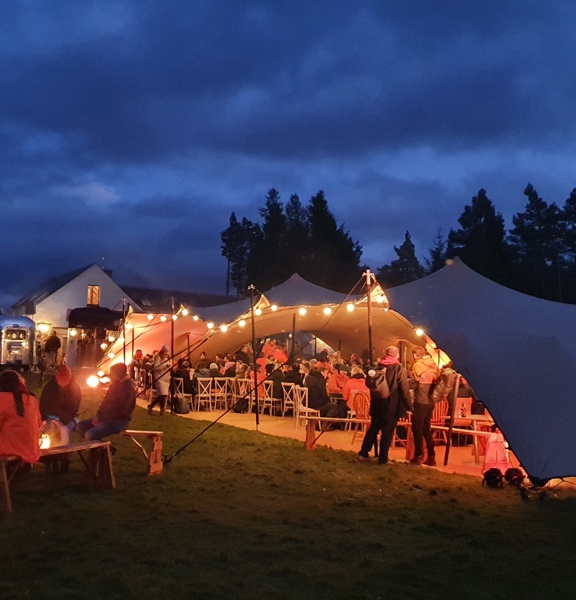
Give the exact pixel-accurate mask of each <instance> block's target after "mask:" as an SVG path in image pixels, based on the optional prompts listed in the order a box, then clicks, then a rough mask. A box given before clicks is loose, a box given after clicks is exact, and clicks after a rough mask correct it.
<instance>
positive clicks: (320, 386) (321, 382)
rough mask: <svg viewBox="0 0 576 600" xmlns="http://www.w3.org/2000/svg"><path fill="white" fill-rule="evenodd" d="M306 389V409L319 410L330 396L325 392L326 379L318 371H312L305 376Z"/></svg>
mask: <svg viewBox="0 0 576 600" xmlns="http://www.w3.org/2000/svg"><path fill="white" fill-rule="evenodd" d="M306 387H307V388H308V408H314V409H316V410H320V409H321V408H322V407H323V406H324V405H325V404H326V403H327V402H330V396H328V391H327V390H326V379H324V376H323V375H322V373H320V372H319V371H312V372H311V373H308V375H307V376H306Z"/></svg>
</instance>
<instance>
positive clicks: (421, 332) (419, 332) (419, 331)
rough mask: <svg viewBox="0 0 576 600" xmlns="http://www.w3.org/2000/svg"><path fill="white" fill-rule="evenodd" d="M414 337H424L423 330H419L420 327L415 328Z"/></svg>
mask: <svg viewBox="0 0 576 600" xmlns="http://www.w3.org/2000/svg"><path fill="white" fill-rule="evenodd" d="M416 335H417V336H418V337H422V336H423V335H424V330H423V329H420V327H417V328H416Z"/></svg>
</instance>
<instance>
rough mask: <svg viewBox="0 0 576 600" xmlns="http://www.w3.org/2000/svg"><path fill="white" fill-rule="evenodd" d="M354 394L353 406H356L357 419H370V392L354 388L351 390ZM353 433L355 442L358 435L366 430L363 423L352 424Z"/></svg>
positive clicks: (352, 394)
mask: <svg viewBox="0 0 576 600" xmlns="http://www.w3.org/2000/svg"><path fill="white" fill-rule="evenodd" d="M350 395H351V396H352V406H353V407H354V418H356V419H369V418H370V392H367V391H366V390H352V391H351V392H350ZM354 425H356V427H354ZM352 429H353V432H354V433H353V434H352V441H351V442H350V443H351V444H353V443H354V442H355V441H356V436H357V435H358V434H359V433H361V432H362V431H363V430H364V424H363V423H353V424H352Z"/></svg>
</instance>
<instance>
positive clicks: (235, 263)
mask: <svg viewBox="0 0 576 600" xmlns="http://www.w3.org/2000/svg"><path fill="white" fill-rule="evenodd" d="M255 237H256V236H255V228H254V224H253V223H252V222H251V221H249V220H248V219H246V218H245V217H243V218H242V223H239V222H238V219H237V218H236V214H235V213H232V214H231V215H230V222H229V226H228V228H227V229H225V230H224V231H223V232H222V233H221V234H220V239H221V240H222V246H221V249H222V256H224V257H226V259H227V262H228V265H227V278H226V279H227V281H226V293H227V294H228V293H229V286H230V284H232V285H233V286H234V288H235V289H236V295H238V296H240V295H241V294H242V293H244V291H245V290H246V288H247V286H248V283H247V280H248V268H249V263H250V254H251V248H252V247H253V245H254V241H253V239H254V238H255Z"/></svg>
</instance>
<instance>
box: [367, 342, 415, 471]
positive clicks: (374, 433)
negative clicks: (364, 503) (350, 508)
mask: <svg viewBox="0 0 576 600" xmlns="http://www.w3.org/2000/svg"><path fill="white" fill-rule="evenodd" d="M399 357H400V351H399V350H398V348H397V347H396V346H388V348H386V354H385V355H384V357H383V358H382V359H381V360H380V362H379V363H378V364H379V367H381V369H382V372H381V374H383V375H384V376H385V377H386V382H387V383H388V388H389V390H390V396H389V397H388V398H384V397H382V395H381V394H380V392H379V391H378V390H377V389H376V381H377V378H378V373H375V372H372V371H371V372H370V373H369V375H371V374H372V373H373V375H372V376H370V378H369V380H368V381H367V386H368V388H369V389H370V427H369V428H368V430H367V431H366V434H365V435H364V440H363V441H362V447H361V448H360V452H359V453H358V460H359V461H361V462H370V456H369V455H368V453H369V452H370V450H371V449H372V447H373V446H374V444H375V443H376V440H377V439H378V432H379V431H381V432H382V435H381V436H380V450H379V455H378V463H379V464H381V465H385V464H386V463H387V462H388V452H389V450H390V445H391V444H392V438H393V437H394V430H395V429H396V425H397V424H398V419H400V418H405V417H406V413H407V411H412V410H413V406H412V398H411V397H410V386H409V384H408V375H407V373H406V369H404V367H403V366H402V365H401V364H400V361H399Z"/></svg>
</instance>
